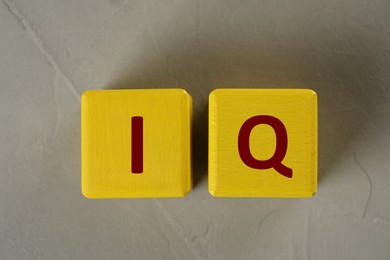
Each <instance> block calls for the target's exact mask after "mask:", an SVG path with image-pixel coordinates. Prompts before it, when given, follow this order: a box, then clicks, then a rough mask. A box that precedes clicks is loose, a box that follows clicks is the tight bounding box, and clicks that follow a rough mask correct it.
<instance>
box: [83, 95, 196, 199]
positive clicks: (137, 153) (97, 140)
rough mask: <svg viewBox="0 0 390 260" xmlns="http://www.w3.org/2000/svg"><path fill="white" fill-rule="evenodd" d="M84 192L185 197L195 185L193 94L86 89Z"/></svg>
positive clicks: (100, 195)
mask: <svg viewBox="0 0 390 260" xmlns="http://www.w3.org/2000/svg"><path fill="white" fill-rule="evenodd" d="M81 103H82V109H81V113H82V127H81V128H82V134H81V136H82V142H81V144H82V193H83V194H84V195H85V196H86V197H87V198H143V197H149V198H150V197H182V196H185V195H186V194H187V193H188V192H189V191H190V190H191V187H192V179H191V142H190V133H191V115H192V114H191V113H192V100H191V97H190V95H188V93H187V92H186V91H184V90H182V89H158V90H157V89H147V90H144V89H143V90H135V89H133V90H89V91H86V92H84V94H83V95H82V102H81Z"/></svg>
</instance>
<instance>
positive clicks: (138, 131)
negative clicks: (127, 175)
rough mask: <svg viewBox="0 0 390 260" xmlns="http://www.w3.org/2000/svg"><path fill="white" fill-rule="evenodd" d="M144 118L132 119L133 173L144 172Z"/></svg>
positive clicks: (134, 117)
mask: <svg viewBox="0 0 390 260" xmlns="http://www.w3.org/2000/svg"><path fill="white" fill-rule="evenodd" d="M143 153H144V151H143V117H142V116H133V117H132V118H131V172H132V173H142V172H143V159H144V158H143Z"/></svg>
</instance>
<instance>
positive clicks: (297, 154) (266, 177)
mask: <svg viewBox="0 0 390 260" xmlns="http://www.w3.org/2000/svg"><path fill="white" fill-rule="evenodd" d="M209 192H210V193H211V194H212V195H213V196H217V197H310V196H313V195H314V194H315V193H316V192H317V96H316V94H315V92H314V91H312V90H307V89H217V90H214V91H213V92H212V93H211V94H210V97H209Z"/></svg>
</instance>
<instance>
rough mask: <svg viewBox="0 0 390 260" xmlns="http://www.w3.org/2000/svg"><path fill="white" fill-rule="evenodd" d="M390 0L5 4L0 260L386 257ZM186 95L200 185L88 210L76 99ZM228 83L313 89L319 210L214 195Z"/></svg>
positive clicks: (304, 204) (1, 12)
mask: <svg viewBox="0 0 390 260" xmlns="http://www.w3.org/2000/svg"><path fill="white" fill-rule="evenodd" d="M389 13H390V5H389V1H336V0H332V1H231V0H229V1H200V0H199V1H190V0H188V1H182V0H177V1H148V0H145V1H121V0H115V1H114V0H111V1H103V0H102V1H59V0H57V1H43V0H40V1H21V0H3V1H1V2H0V33H1V35H0V258H1V259H224V260H225V259H389V256H390V246H389V245H390V159H389V158H390V99H389V98H390V16H389ZM164 87H181V88H185V89H186V90H187V91H188V92H189V93H190V94H191V95H192V97H193V100H194V127H195V129H194V175H195V187H194V190H193V191H192V192H191V193H190V194H189V195H188V196H187V197H185V198H184V199H135V200H128V199H123V200H87V199H86V198H84V197H83V196H82V195H81V191H80V94H81V93H82V92H83V91H84V90H86V89H112V88H164ZM217 87H239V88H241V87H262V88H264V87H267V88H280V87H283V88H284V87H291V88H301V87H305V88H306V87H307V88H312V89H314V90H315V91H316V92H317V93H318V97H319V187H318V189H319V190H318V193H317V195H316V196H315V197H313V198H311V199H217V198H213V197H212V196H210V195H209V193H208V191H207V101H208V94H209V92H210V91H211V90H212V89H214V88H217Z"/></svg>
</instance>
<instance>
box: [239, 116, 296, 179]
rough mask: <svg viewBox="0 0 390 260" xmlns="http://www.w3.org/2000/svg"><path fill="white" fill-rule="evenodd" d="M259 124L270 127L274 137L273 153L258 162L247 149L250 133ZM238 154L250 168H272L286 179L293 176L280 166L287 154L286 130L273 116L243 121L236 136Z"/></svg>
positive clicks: (288, 169) (286, 168)
mask: <svg viewBox="0 0 390 260" xmlns="http://www.w3.org/2000/svg"><path fill="white" fill-rule="evenodd" d="M260 124H266V125H269V126H271V127H272V128H273V129H274V131H275V135H276V149H275V153H274V155H273V156H272V157H271V158H269V159H268V160H265V161H260V160H257V159H256V158H254V157H253V156H252V154H251V152H250V148H249V137H250V133H251V131H252V129H253V128H254V127H255V126H256V125H260ZM238 152H239V154H240V157H241V160H242V161H243V162H244V163H245V164H246V165H247V166H249V167H251V168H254V169H262V170H264V169H269V168H274V169H275V170H276V171H277V172H279V173H280V174H281V175H283V176H285V177H287V178H291V177H292V175H293V171H292V169H290V168H288V167H286V166H284V165H283V164H282V161H283V159H284V157H285V156H286V152H287V131H286V128H285V127H284V125H283V123H282V122H281V121H280V120H279V119H277V118H275V117H273V116H268V115H258V116H254V117H251V118H249V119H248V120H247V121H245V123H244V124H243V125H242V126H241V129H240V132H239V134H238Z"/></svg>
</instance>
